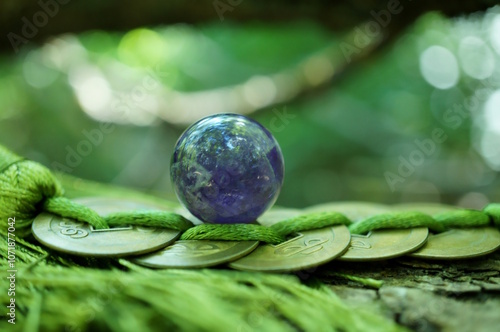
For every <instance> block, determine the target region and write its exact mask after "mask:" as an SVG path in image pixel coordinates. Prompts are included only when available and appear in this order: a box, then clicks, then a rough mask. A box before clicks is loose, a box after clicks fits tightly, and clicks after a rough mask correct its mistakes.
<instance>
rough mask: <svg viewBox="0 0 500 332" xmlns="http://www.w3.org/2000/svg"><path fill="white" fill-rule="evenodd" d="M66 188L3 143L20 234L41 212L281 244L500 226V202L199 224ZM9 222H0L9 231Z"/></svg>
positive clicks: (3, 200)
mask: <svg viewBox="0 0 500 332" xmlns="http://www.w3.org/2000/svg"><path fill="white" fill-rule="evenodd" d="M62 195H63V189H62V186H61V184H60V183H59V182H58V180H57V179H56V178H55V176H54V175H53V174H52V173H51V172H50V170H48V169H47V168H46V167H44V166H42V165H40V164H38V163H36V162H33V161H29V160H24V159H23V158H21V157H19V156H17V155H15V154H14V153H12V152H11V151H9V150H8V149H6V148H4V147H2V146H1V145H0V219H1V220H3V221H6V220H8V218H12V217H15V218H16V230H17V232H18V233H17V234H18V235H20V236H23V235H26V234H28V233H29V232H30V229H29V228H30V225H31V223H32V221H33V219H34V218H35V217H36V216H37V215H38V214H39V213H40V212H43V211H45V212H50V213H53V214H56V215H59V216H62V217H66V218H72V219H74V220H77V221H80V222H86V223H89V224H91V225H92V226H94V227H95V228H96V229H105V228H109V226H119V225H142V226H151V227H164V228H171V229H175V230H179V231H184V234H183V235H182V237H181V239H183V240H233V241H245V240H255V241H262V242H266V243H271V244H278V243H281V242H283V241H285V240H286V238H287V236H289V235H292V234H294V233H297V232H301V231H307V230H313V229H319V228H323V227H328V226H334V225H346V226H348V227H349V230H350V232H351V233H352V234H365V233H367V232H369V231H371V230H376V229H382V228H414V227H428V228H429V229H431V230H432V231H434V232H442V231H445V230H447V229H450V228H455V227H481V226H488V225H490V224H493V225H496V226H497V227H499V228H500V204H496V203H493V204H489V205H488V206H486V207H485V208H484V209H483V211H476V210H453V211H448V212H444V213H440V214H437V215H434V216H429V215H427V214H424V213H420V212H395V213H386V214H380V215H376V216H373V217H370V218H367V219H364V220H362V221H360V222H356V223H353V222H352V221H351V220H349V219H348V218H347V217H346V216H344V215H343V214H341V213H337V212H319V213H312V214H307V215H303V216H299V217H295V218H291V219H287V220H283V221H281V222H278V223H276V224H274V225H272V226H270V227H265V226H262V225H258V224H232V225H216V224H203V225H198V226H194V227H193V224H192V223H191V222H190V221H189V220H187V219H185V218H184V217H182V216H181V215H179V214H176V213H171V212H166V211H129V212H119V213H113V214H109V215H107V216H100V215H99V214H97V213H96V212H95V211H94V210H92V209H90V208H88V207H86V206H84V205H82V204H79V203H76V202H74V201H71V200H69V199H67V198H65V197H62ZM7 227H8V224H7V222H2V223H1V224H0V230H2V231H5V230H6V229H7Z"/></svg>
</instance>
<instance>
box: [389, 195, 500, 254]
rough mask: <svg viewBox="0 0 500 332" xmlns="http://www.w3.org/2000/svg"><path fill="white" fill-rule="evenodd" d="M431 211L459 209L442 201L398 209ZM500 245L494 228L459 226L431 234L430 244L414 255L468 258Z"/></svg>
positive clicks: (430, 212)
mask: <svg viewBox="0 0 500 332" xmlns="http://www.w3.org/2000/svg"><path fill="white" fill-rule="evenodd" d="M409 207H411V210H415V211H419V212H423V213H428V214H430V215H433V214H437V213H442V212H446V211H450V210H456V209H457V207H454V206H448V205H442V204H411V205H407V204H405V205H403V206H401V205H398V206H397V207H396V208H398V209H400V208H404V209H408V208H409ZM498 248H500V232H499V231H498V230H497V229H496V228H493V227H477V228H455V229H451V230H449V231H446V232H442V233H439V234H430V235H429V238H428V239H427V243H426V244H425V245H424V246H423V247H422V248H421V249H420V250H418V251H416V252H414V253H412V254H410V255H409V256H410V257H414V258H419V259H443V260H452V259H467V258H474V257H479V256H483V255H487V254H489V253H492V252H493V251H495V250H497V249H498Z"/></svg>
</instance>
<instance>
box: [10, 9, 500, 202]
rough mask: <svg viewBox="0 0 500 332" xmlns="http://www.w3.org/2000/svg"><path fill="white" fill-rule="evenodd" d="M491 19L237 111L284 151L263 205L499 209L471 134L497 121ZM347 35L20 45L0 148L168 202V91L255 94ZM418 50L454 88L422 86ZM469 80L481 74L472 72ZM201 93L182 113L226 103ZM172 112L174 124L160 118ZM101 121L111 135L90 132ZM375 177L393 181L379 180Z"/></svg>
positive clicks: (465, 21)
mask: <svg viewBox="0 0 500 332" xmlns="http://www.w3.org/2000/svg"><path fill="white" fill-rule="evenodd" d="M498 12H499V11H498V10H497V8H493V9H492V10H490V11H489V12H487V13H485V14H482V15H473V16H469V17H467V18H460V19H447V18H443V17H441V16H439V15H437V14H434V13H431V14H428V15H426V16H424V17H422V18H421V19H419V20H418V21H417V23H416V24H415V25H414V26H412V27H411V28H410V29H409V30H408V31H406V32H405V33H404V34H403V35H402V36H401V37H400V38H399V39H398V40H397V41H396V42H395V43H394V44H391V45H390V46H388V47H385V48H384V49H382V50H381V51H380V52H378V53H374V54H372V55H370V56H369V57H368V58H367V59H366V60H365V61H363V62H361V63H360V64H357V65H353V66H352V68H350V70H349V71H346V72H345V73H339V74H338V76H335V80H334V81H333V82H331V83H328V84H327V85H326V86H322V87H319V88H317V89H311V91H309V92H308V93H305V94H299V95H298V97H296V98H294V99H291V100H290V101H287V102H284V103H279V102H278V103H276V104H272V105H270V106H267V107H263V108H261V109H258V110H257V111H255V112H253V110H252V112H251V114H250V116H251V117H253V118H255V119H257V120H258V121H260V122H261V123H262V124H264V125H265V126H267V127H268V128H269V129H270V130H271V131H272V132H273V133H274V135H275V136H276V138H277V140H278V141H279V142H280V145H281V147H282V150H283V153H284V157H285V163H286V174H285V185H284V187H283V191H282V193H281V196H280V198H279V200H278V204H280V205H284V206H293V207H304V206H308V205H312V204H317V203H322V202H327V201H333V200H364V201H374V202H384V203H395V202H407V201H434V202H446V203H453V204H460V205H464V206H470V207H481V205H482V204H484V203H485V202H487V201H488V200H489V201H498V200H499V199H500V191H499V190H498V189H496V188H497V184H498V182H499V181H498V177H497V171H498V170H499V169H500V167H498V166H499V164H498V163H497V159H498V158H500V147H499V148H491V147H490V145H492V144H493V145H495V144H498V143H497V142H498V140H496V139H497V138H499V137H500V136H499V135H500V133H498V132H497V131H495V127H491V126H490V127H488V125H487V124H485V114H486V113H488V112H489V113H488V114H490V115H488V117H486V120H487V121H486V122H488V121H490V120H491V121H493V122H494V121H495V117H494V113H492V111H491V109H495V108H496V109H497V110H498V112H500V104H497V103H496V102H495V100H493V99H492V98H493V97H492V96H493V95H494V94H495V91H497V90H498V89H499V88H500V75H499V73H500V49H497V48H496V46H498V45H497V44H495V43H497V42H498V37H495V36H498V35H500V25H499V24H496V23H495V22H497V21H500V14H499V13H498ZM347 33H348V32H345V33H340V32H338V33H332V32H331V31H328V30H325V29H324V28H322V27H321V26H320V25H318V24H316V23H315V22H309V21H303V22H293V23H286V24H285V23H279V24H272V23H244V24H237V23H234V22H233V23H231V22H227V21H224V22H213V23H210V24H203V25H199V26H188V25H172V26H166V27H155V28H139V29H135V30H132V31H128V32H125V33H117V32H106V31H88V32H84V33H81V34H79V35H63V36H56V37H54V38H53V39H52V40H50V41H48V42H47V43H46V44H44V45H42V46H40V47H37V46H35V45H32V44H28V46H26V47H24V48H23V50H22V51H21V52H20V53H19V54H17V55H16V56H7V55H0V73H1V75H0V102H1V105H2V107H1V108H0V142H2V143H3V144H5V145H7V146H8V147H10V148H12V149H14V150H15V151H16V152H18V153H20V154H24V155H25V156H26V157H28V158H32V159H34V160H37V161H40V162H42V163H44V164H45V165H48V166H49V167H52V168H55V169H57V170H63V171H66V172H68V173H70V174H72V175H76V176H80V177H83V178H87V179H93V180H98V181H104V182H111V183H114V184H121V185H126V186H131V187H136V188H140V189H141V190H145V191H151V192H155V193H159V194H161V195H162V196H165V197H169V198H172V197H173V194H172V188H171V185H170V179H169V160H170V156H171V153H172V150H173V147H174V144H175V141H176V139H177V137H178V136H179V135H180V133H181V132H182V131H183V129H185V127H186V126H187V125H188V123H185V122H183V120H182V119H183V114H169V113H168V112H170V111H169V108H168V107H169V105H170V103H171V104H174V101H173V100H172V99H169V98H170V96H183V97H182V98H194V97H193V95H192V94H189V93H196V92H200V91H209V90H212V91H225V90H224V89H225V88H227V89H233V90H234V91H239V90H241V89H242V86H241V84H242V82H245V81H248V80H249V79H250V78H252V77H260V79H261V81H259V82H261V85H262V84H264V83H265V82H267V81H265V80H264V81H262V77H266V76H267V75H273V74H275V73H278V72H285V73H286V72H288V71H290V70H291V69H293V68H298V66H300V64H301V63H303V62H304V61H307V59H309V58H311V57H312V56H314V55H317V54H323V53H324V52H325V50H326V49H329V48H330V49H331V48H332V47H333V48H335V49H337V50H338V51H339V50H340V49H339V48H338V45H339V44H340V43H341V42H342V41H344V40H345V35H346V34H347ZM471 36H472V37H475V38H476V39H474V40H477V39H479V40H482V41H484V45H485V46H484V45H481V47H483V51H479V52H475V53H474V52H473V51H474V50H477V47H476V48H474V50H473V51H471V52H472V53H471V52H469V53H467V50H466V51H463V40H464V39H465V38H467V37H471ZM499 43H500V42H499ZM332 45H333V46H332ZM432 46H441V47H443V48H446V49H447V50H449V51H450V52H451V54H452V55H453V57H454V59H455V61H456V63H457V64H458V67H457V70H456V73H455V74H456V75H458V77H459V78H458V80H457V81H456V82H452V83H453V84H452V85H451V86H449V87H447V88H437V87H435V86H433V84H434V85H435V84H438V83H439V82H438V83H436V82H435V81H433V79H437V80H438V81H439V80H441V79H446V78H447V77H448V76H447V75H451V74H453V73H450V72H449V70H448V71H446V70H445V69H446V68H448V67H447V66H443V65H441V64H440V62H439V61H440V59H439V58H436V59H435V61H436V63H438V66H437V69H436V66H435V65H434V67H432V66H433V64H432V63H431V64H428V63H426V62H425V61H424V60H425V59H424V57H423V56H422V54H423V53H424V52H425V51H426V50H428V49H429V48H430V47H432ZM484 47H486V49H487V50H488V52H489V53H487V54H486V53H485V51H484V49H485V48H484ZM439 50H441V49H439ZM322 52H323V53H322ZM464 52H465V53H464ZM464 54H465V55H464ZM485 54H486V55H485ZM443 59H444V58H443ZM441 60H442V59H441ZM335 61H336V62H335ZM339 61H344V62H345V59H340V60H338V59H335V60H332V66H333V67H334V68H336V67H340V66H341V65H344V64H341V63H339ZM487 61H489V62H488V63H491V62H492V63H493V67H492V68H490V67H488V68H486V69H484V68H485V67H484V66H483V67H481V68H479V67H478V69H475V68H476V67H474V64H475V63H477V64H485V63H486V62H487ZM446 64H447V63H446V62H445V65H446ZM426 66H430V67H429V68H430V69H429V70H431V72H430V74H428V76H429V75H433V73H434V72H435V71H436V70H439V69H440V66H441V67H443V68H444V67H446V68H444V69H443V72H442V73H438V74H439V75H438V76H435V77H434V78H433V76H431V77H430V78H429V77H425V75H423V73H424V72H425V70H426V69H425V68H426ZM471 66H472V67H471ZM450 68H452V69H453V66H452V67H450ZM471 68H472V69H471ZM432 70H434V72H432ZM471 70H472V71H475V70H477V71H481V70H483V72H482V74H481V75H482V77H480V76H481V75H479V76H478V75H474V74H471ZM485 70H486V72H484V71H485ZM488 71H489V72H488ZM436 75H437V74H436ZM485 75H486V76H485ZM475 76H476V77H475ZM290 77H291V78H290V80H293V77H294V76H293V75H292V76H290ZM450 77H451V76H450ZM478 77H480V78H478ZM151 78H152V79H151ZM452 78H453V77H451V78H450V79H452ZM147 79H148V80H149V81H148V80H147ZM155 82H156V83H158V82H159V83H161V84H160V86H156V85H155V84H154V83H155ZM262 82H264V83H262ZM289 83H290V84H292V83H293V82H289ZM292 85H293V84H292ZM138 87H140V88H141V89H138ZM243 89H244V88H243ZM233 90H231V91H233ZM483 90H484V91H483ZM478 91H482V92H484V96H486V97H484V98H483V99H481V100H480V102H479V103H477V105H474V106H473V107H471V108H470V109H468V110H467V112H469V113H468V114H469V115H468V116H464V117H463V121H462V122H461V123H460V125H459V126H458V127H457V128H452V127H450V123H447V121H445V120H444V116H445V112H446V111H447V110H450V109H452V108H453V105H455V104H459V105H460V104H463V103H464V102H465V101H467V100H468V99H467V98H470V97H471V96H474V95H475V94H476V93H477V92H478ZM141 93H142V94H143V95H140V94H141ZM179 98H180V97H179ZM200 98H201V97H200ZM207 98H208V97H207ZM214 98H215V97H214ZM214 98H212V99H200V100H201V102H198V104H196V105H199V107H203V106H204V104H203V101H206V102H210V101H214V100H215V101H217V102H218V103H222V104H225V105H226V104H227V103H229V102H230V101H228V100H226V99H222V100H216V99H214ZM182 100H184V99H182ZM186 100H187V99H186ZM491 100H493V101H491ZM113 103H114V104H115V106H113ZM175 103H177V101H175ZM488 103H489V104H488ZM103 105H104V106H103ZM116 105H121V106H116ZM181 105H182V104H181ZM205 105H206V104H205ZM488 105H489V106H488ZM488 107H489V108H488ZM113 108H115V111H113ZM257 108H258V107H257ZM116 109H118V110H121V111H120V112H116ZM178 109H179V108H174V109H173V111H172V112H178ZM488 109H490V111H488ZM234 111H235V112H239V111H241V110H239V109H234ZM186 112H189V111H188V110H186ZM246 112H247V113H248V110H247V111H246ZM159 114H163V115H165V114H166V115H167V116H166V117H165V116H160V115H159ZM491 114H493V115H491ZM492 116H493V117H492ZM176 117H178V118H179V121H174V120H172V121H170V120H169V119H177V118H176ZM497 117H498V118H499V119H500V113H498V114H497ZM100 121H101V122H102V121H106V122H108V121H109V122H111V123H115V124H116V125H114V126H113V127H112V128H111V129H110V132H109V133H105V132H103V131H102V130H100ZM435 128H442V129H443V130H444V132H445V134H446V137H447V139H446V140H445V141H444V142H443V143H442V144H436V148H435V151H433V152H432V153H430V154H429V155H425V157H424V160H423V161H422V163H421V164H418V165H413V166H414V167H413V168H414V170H413V171H412V172H411V174H410V175H408V176H401V174H399V173H398V172H399V171H398V168H399V167H400V166H401V158H403V159H406V160H408V158H410V155H411V154H412V152H414V151H415V150H418V146H417V145H416V144H415V140H419V141H425V140H426V139H429V138H431V137H432V131H433V130H434V129H435ZM497 134H498V135H497ZM92 139H94V142H92ZM83 141H88V142H90V145H89V144H87V145H85V144H83V143H82V142H83ZM488 144H489V145H488ZM78 149H80V150H81V151H84V152H85V153H83V154H82V153H79V152H78ZM85 149H86V150H85ZM495 149H496V150H495ZM495 151H496V152H495ZM75 152H76V154H78V156H75ZM87 152H88V153H87ZM495 153H496V154H495ZM497 155H498V156H497ZM68 158H69V159H68ZM68 161H69V162H68ZM387 172H392V173H393V174H396V175H398V176H400V177H401V178H402V179H403V181H399V182H397V183H395V184H393V185H391V184H390V183H388V182H387ZM391 186H392V189H394V191H393V190H392V189H391Z"/></svg>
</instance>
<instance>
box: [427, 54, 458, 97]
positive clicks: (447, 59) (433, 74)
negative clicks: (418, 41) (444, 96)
mask: <svg viewBox="0 0 500 332" xmlns="http://www.w3.org/2000/svg"><path fill="white" fill-rule="evenodd" d="M420 72H421V73H422V76H423V77H424V78H425V80H426V81H427V82H428V83H429V84H430V85H432V86H434V87H436V88H438V89H449V88H451V87H453V86H455V85H456V84H457V82H458V78H459V71H458V64H457V60H456V58H455V56H454V55H453V53H451V52H450V51H449V50H448V49H447V48H444V47H442V46H437V45H434V46H431V47H429V48H428V49H426V50H425V51H424V52H422V54H421V55H420Z"/></svg>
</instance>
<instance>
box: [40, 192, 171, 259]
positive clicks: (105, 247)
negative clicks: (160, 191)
mask: <svg viewBox="0 0 500 332" xmlns="http://www.w3.org/2000/svg"><path fill="white" fill-rule="evenodd" d="M75 201H77V202H78V203H81V204H83V205H86V206H88V207H90V208H92V209H93V210H95V211H96V212H97V213H99V214H101V215H106V214H109V213H113V212H120V211H131V210H138V209H139V210H158V209H161V208H158V207H157V206H155V205H151V204H146V203H142V202H141V203H138V202H134V201H130V200H122V199H112V198H83V199H76V200H75ZM31 229H32V232H33V235H34V236H35V238H36V239H37V240H38V241H40V243H42V244H44V245H46V246H47V247H49V248H52V249H55V250H58V251H62V252H65V253H69V254H73V255H79V256H107V257H122V256H129V255H139V254H145V253H148V252H152V251H155V250H158V249H160V248H163V247H165V246H167V245H169V244H170V243H172V242H174V241H175V240H176V239H177V238H178V237H179V235H180V232H179V231H176V230H169V229H159V228H151V227H139V226H121V227H115V228H110V229H104V230H96V229H94V228H93V227H92V226H91V225H88V224H86V223H81V222H76V221H74V220H72V219H68V218H62V217H59V216H56V215H53V214H49V213H41V214H40V215H38V216H37V217H36V218H35V220H34V221H33V224H32V227H31Z"/></svg>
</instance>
